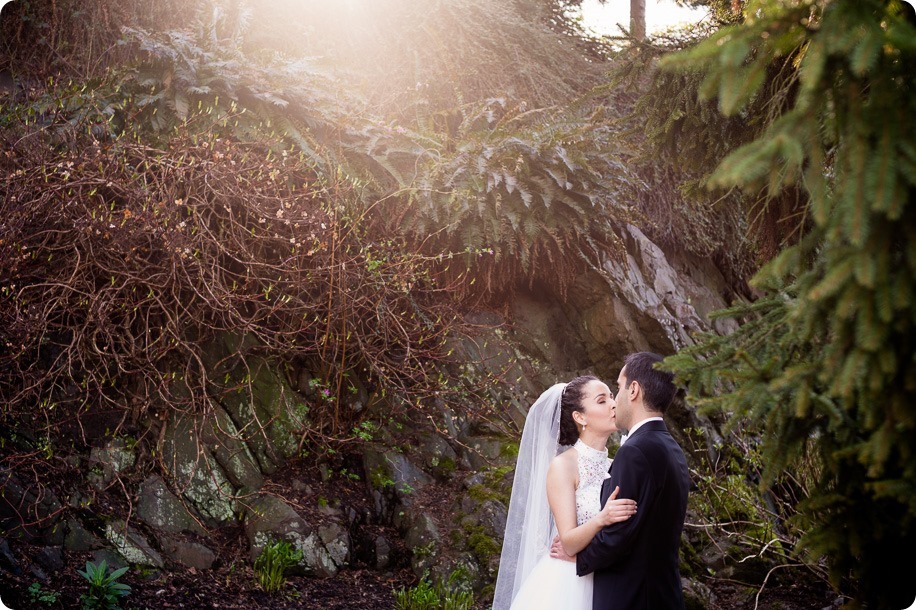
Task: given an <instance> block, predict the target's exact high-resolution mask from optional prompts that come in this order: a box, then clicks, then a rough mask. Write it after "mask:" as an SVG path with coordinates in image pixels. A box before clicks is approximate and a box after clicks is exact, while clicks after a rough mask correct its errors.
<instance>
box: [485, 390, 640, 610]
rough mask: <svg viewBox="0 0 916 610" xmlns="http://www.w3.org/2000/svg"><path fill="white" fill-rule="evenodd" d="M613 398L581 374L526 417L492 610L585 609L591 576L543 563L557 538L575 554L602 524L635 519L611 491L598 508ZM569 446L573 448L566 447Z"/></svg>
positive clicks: (628, 503) (570, 565)
mask: <svg viewBox="0 0 916 610" xmlns="http://www.w3.org/2000/svg"><path fill="white" fill-rule="evenodd" d="M614 407H615V402H614V396H613V395H612V394H611V391H610V389H609V388H608V386H607V385H606V384H604V383H602V382H601V380H599V379H598V378H597V377H594V376H592V375H584V376H581V377H576V378H575V379H573V380H572V381H570V382H569V383H558V384H555V385H554V386H552V387H551V388H549V389H548V390H547V391H545V392H544V393H543V394H541V396H540V397H539V398H538V399H537V401H535V403H534V404H533V405H532V406H531V409H530V410H529V411H528V416H527V418H526V420H525V428H524V431H523V432H522V440H521V444H520V445H519V454H518V462H517V464H516V467H515V479H514V480H513V483H512V497H511V499H510V500H509V516H508V519H507V521H506V532H505V537H504V539H503V548H502V554H501V555H500V560H499V574H498V575H497V577H496V591H495V593H494V596H493V610H533V609H538V608H544V609H545V610H546V609H550V610H555V609H556V608H568V609H570V610H591V608H592V575H591V574H589V575H588V576H582V577H579V576H577V575H576V564H575V562H570V561H564V560H562V559H554V558H551V557H550V553H549V551H550V544H551V541H552V540H553V538H554V536H555V535H557V534H559V537H560V541H561V543H562V545H563V550H564V551H566V554H567V555H575V554H576V553H578V552H579V551H581V550H582V549H583V548H585V546H586V545H587V544H588V543H589V541H590V540H591V539H592V538H593V537H594V536H595V534H596V533H598V531H600V530H601V528H603V527H604V526H606V525H610V524H611V523H617V522H620V521H626V520H627V519H629V518H630V517H631V516H632V515H633V514H635V512H636V502H635V501H633V500H624V499H621V500H617V499H616V497H617V493H618V491H619V490H614V492H613V493H612V494H611V496H610V498H609V499H608V502H607V504H606V505H605V506H604V508H603V509H602V507H601V504H600V502H601V501H600V499H599V495H600V492H601V483H602V482H603V481H604V479H606V478H607V477H608V476H609V475H608V469H609V468H610V465H611V460H610V458H608V452H607V446H606V445H607V440H608V437H610V435H611V433H612V432H616V431H617V426H616V421H615V418H614ZM567 445H572V447H571V448H570V447H567Z"/></svg>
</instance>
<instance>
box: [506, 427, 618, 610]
mask: <svg viewBox="0 0 916 610" xmlns="http://www.w3.org/2000/svg"><path fill="white" fill-rule="evenodd" d="M573 448H574V449H575V450H576V452H577V453H578V461H579V487H577V488H576V522H577V525H582V524H583V523H585V522H586V521H588V520H589V519H591V518H592V517H594V516H595V515H596V514H598V512H600V511H601V497H600V496H601V483H602V482H604V480H605V479H606V478H608V476H610V475H608V472H607V471H608V468H610V466H611V460H610V458H608V453H607V449H605V450H604V451H599V450H597V449H592V448H591V447H589V446H588V445H586V444H585V443H583V442H582V441H576V444H575V445H573ZM557 608H563V609H564V610H592V575H591V574H588V575H587V576H577V575H576V564H575V562H572V561H564V560H562V559H553V558H552V557H551V556H550V554H549V553H547V554H545V555H544V556H543V557H541V558H540V559H539V560H538V562H537V564H535V566H534V568H533V569H532V570H531V573H530V574H529V575H528V577H527V578H526V579H525V582H524V583H522V586H521V588H520V589H519V591H518V594H517V595H516V596H515V598H514V599H513V600H512V607H511V610H540V609H543V610H557Z"/></svg>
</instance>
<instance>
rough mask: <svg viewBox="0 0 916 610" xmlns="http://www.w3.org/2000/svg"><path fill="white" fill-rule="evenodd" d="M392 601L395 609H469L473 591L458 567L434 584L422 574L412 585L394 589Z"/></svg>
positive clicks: (471, 606) (471, 603) (472, 602)
mask: <svg viewBox="0 0 916 610" xmlns="http://www.w3.org/2000/svg"><path fill="white" fill-rule="evenodd" d="M394 603H395V608H396V609H397V610H471V608H473V607H474V593H473V591H471V589H470V587H469V586H468V584H467V582H466V577H465V575H464V573H463V571H462V570H460V569H459V570H455V571H454V572H452V573H451V574H450V575H449V577H448V579H445V580H442V579H439V580H437V581H436V583H435V585H433V584H432V583H430V581H429V579H428V575H424V576H423V577H422V578H421V579H420V582H418V583H417V584H416V585H414V586H413V587H410V588H409V589H405V588H403V587H402V588H401V589H398V590H396V591H394Z"/></svg>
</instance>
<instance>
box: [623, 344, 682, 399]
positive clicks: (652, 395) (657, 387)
mask: <svg viewBox="0 0 916 610" xmlns="http://www.w3.org/2000/svg"><path fill="white" fill-rule="evenodd" d="M662 360H664V358H663V357H662V356H660V355H659V354H654V353H652V352H637V353H635V354H630V355H629V356H627V359H626V360H625V361H624V376H625V377H626V378H627V386H629V384H630V383H631V382H633V381H638V382H639V387H641V388H642V395H643V402H645V404H646V406H647V407H648V408H649V409H650V410H652V411H658V412H660V413H664V412H665V411H667V410H668V406H669V405H670V404H671V401H672V400H673V399H674V395H675V394H676V393H677V387H675V385H674V375H672V374H671V373H668V372H666V371H662V370H659V369H657V368H655V365H656V364H658V363H659V362H661V361H662ZM622 389H623V388H621V390H622Z"/></svg>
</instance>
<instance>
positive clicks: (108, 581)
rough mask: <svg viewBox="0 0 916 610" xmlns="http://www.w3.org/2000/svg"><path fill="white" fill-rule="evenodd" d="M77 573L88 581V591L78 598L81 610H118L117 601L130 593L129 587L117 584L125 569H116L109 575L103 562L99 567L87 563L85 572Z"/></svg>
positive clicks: (106, 565) (103, 561)
mask: <svg viewBox="0 0 916 610" xmlns="http://www.w3.org/2000/svg"><path fill="white" fill-rule="evenodd" d="M77 572H78V573H79V575H80V576H82V577H83V578H85V579H86V580H87V581H89V591H88V592H87V593H83V594H82V595H81V596H80V601H81V602H82V603H83V610H120V608H121V606H120V603H119V600H120V599H121V598H122V597H126V596H127V594H128V593H130V587H128V586H127V585H125V584H123V583H120V582H118V579H119V578H121V576H123V575H124V573H125V572H127V567H123V568H118V569H117V570H114V571H113V572H111V573H110V574H109V573H108V563H107V562H106V561H105V560H102V562H101V563H100V564H99V565H95V564H94V563H92V562H91V561H87V562H86V570H85V571H82V570H77Z"/></svg>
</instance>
